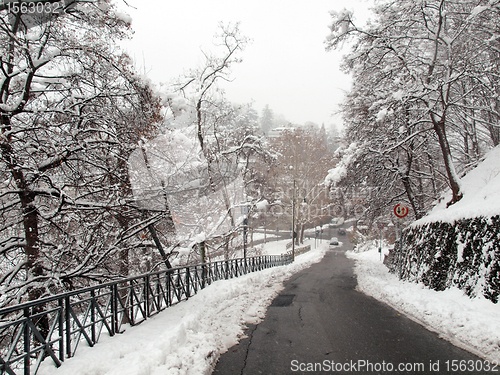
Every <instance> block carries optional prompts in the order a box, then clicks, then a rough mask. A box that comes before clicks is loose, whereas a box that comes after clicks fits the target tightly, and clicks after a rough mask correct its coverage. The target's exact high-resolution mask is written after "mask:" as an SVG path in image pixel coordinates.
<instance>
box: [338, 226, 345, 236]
mask: <svg viewBox="0 0 500 375" xmlns="http://www.w3.org/2000/svg"><path fill="white" fill-rule="evenodd" d="M339 234H340V235H341V236H345V229H344V228H339Z"/></svg>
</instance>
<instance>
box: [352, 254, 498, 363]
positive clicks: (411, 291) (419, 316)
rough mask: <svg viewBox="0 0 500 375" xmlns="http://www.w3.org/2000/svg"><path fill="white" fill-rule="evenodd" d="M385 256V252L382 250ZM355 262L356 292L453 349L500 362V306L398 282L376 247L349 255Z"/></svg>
mask: <svg viewBox="0 0 500 375" xmlns="http://www.w3.org/2000/svg"><path fill="white" fill-rule="evenodd" d="M383 251H385V253H387V250H383ZM347 255H348V257H350V258H353V259H355V261H356V266H355V272H356V275H357V280H358V289H359V290H360V291H362V292H363V293H365V294H368V295H370V296H372V297H374V298H376V299H378V300H380V301H382V302H385V303H387V304H389V305H390V306H392V307H394V308H395V309H396V310H398V311H400V312H402V313H404V314H405V315H407V316H409V317H410V318H412V319H413V320H415V321H417V322H419V323H420V324H422V325H424V326H425V327H427V328H428V329H430V330H432V331H435V332H437V333H439V334H441V336H442V337H443V338H445V339H447V340H449V341H451V342H452V343H453V344H455V345H456V346H459V347H462V348H464V349H466V350H469V351H472V352H474V353H475V354H477V355H479V356H481V357H483V358H486V359H489V360H490V361H496V363H499V361H500V320H499V319H498V317H499V316H500V304H494V303H492V302H491V301H489V300H487V299H485V298H479V297H478V298H475V299H470V298H469V297H467V296H465V295H464V294H463V292H462V291H461V290H459V289H457V288H451V289H448V290H445V291H442V292H436V291H434V290H430V289H427V288H425V286H424V285H422V284H416V283H411V282H404V281H400V280H399V279H398V277H397V276H396V275H393V274H390V273H389V272H388V269H387V268H386V267H385V266H384V265H383V264H382V262H381V260H380V254H379V253H378V248H377V247H376V246H375V244H374V245H373V247H372V248H371V249H370V250H369V251H366V252H362V253H354V252H348V253H347Z"/></svg>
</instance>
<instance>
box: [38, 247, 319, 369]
mask: <svg viewBox="0 0 500 375" xmlns="http://www.w3.org/2000/svg"><path fill="white" fill-rule="evenodd" d="M288 241H289V240H286V241H279V242H274V243H271V244H269V247H270V249H269V250H270V252H271V253H273V252H275V251H276V250H277V248H278V247H279V248H280V249H281V252H285V244H286V242H288ZM326 249H327V247H326V245H325V246H324V247H319V248H318V249H313V250H311V251H310V252H308V253H306V254H303V255H301V256H298V257H297V258H296V260H295V262H294V263H293V264H290V265H287V266H282V267H274V268H270V269H267V270H263V271H259V272H254V273H250V274H248V275H245V276H241V277H238V278H235V279H231V280H223V281H217V282H215V283H213V284H211V285H210V286H208V287H207V288H205V289H203V290H201V291H200V292H199V293H198V294H196V295H195V296H193V297H192V298H190V299H189V300H187V301H185V302H181V303H179V304H177V305H175V306H173V307H170V308H168V309H166V310H164V311H163V312H161V313H160V314H158V315H157V316H155V317H153V318H151V319H149V320H147V321H145V322H143V323H142V324H140V325H139V326H136V327H127V329H126V331H125V332H124V333H123V334H120V335H117V336H115V337H108V336H107V334H103V336H102V337H101V339H100V341H99V343H98V344H97V345H96V346H95V347H93V348H89V347H87V346H86V345H85V344H84V343H81V346H80V347H79V348H78V351H77V353H76V356H75V357H74V358H71V359H69V360H66V362H65V363H64V364H63V365H62V367H60V368H59V369H57V370H56V369H55V367H54V366H53V364H52V363H51V361H50V359H49V360H46V361H45V362H44V363H43V364H42V368H41V369H40V371H39V372H38V374H40V375H66V374H67V375H105V374H106V375H111V374H115V375H165V374H169V375H174V374H210V373H211V372H212V369H213V366H214V365H215V363H216V362H217V359H218V358H219V354H220V353H223V352H225V351H227V349H228V348H230V347H231V346H233V345H235V344H236V343H237V342H238V340H239V339H240V338H241V337H242V335H243V331H244V329H245V326H246V325H247V324H257V323H259V322H260V320H261V319H262V318H264V316H265V313H266V309H267V307H268V306H269V305H270V303H271V301H272V300H273V299H274V297H276V295H277V294H278V293H279V292H280V291H281V290H282V289H283V282H284V281H285V280H287V279H288V278H289V277H291V276H292V275H293V274H294V273H296V272H298V271H300V270H302V269H305V268H307V267H309V266H310V265H311V264H313V263H317V262H319V261H320V260H321V259H322V258H323V256H324V254H325V251H326ZM264 252H266V253H267V246H266V247H264Z"/></svg>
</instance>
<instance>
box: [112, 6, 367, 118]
mask: <svg viewBox="0 0 500 375" xmlns="http://www.w3.org/2000/svg"><path fill="white" fill-rule="evenodd" d="M127 2H128V3H129V4H130V5H132V6H133V7H135V8H136V9H132V8H128V9H126V8H124V6H123V5H121V6H120V8H121V9H122V10H124V11H126V12H127V13H129V14H130V15H131V16H132V19H133V23H132V27H133V29H134V30H135V35H134V39H133V40H132V41H131V42H129V43H127V45H126V46H127V49H128V50H129V52H130V54H131V55H132V57H134V59H135V62H136V65H137V67H138V68H139V69H141V71H142V72H145V73H146V74H147V76H148V77H149V78H150V79H151V80H152V81H153V82H156V83H159V82H168V81H170V80H171V79H172V78H174V77H177V76H178V75H180V74H181V73H182V72H183V71H184V70H188V69H190V68H195V67H196V66H198V65H199V64H201V62H202V61H203V58H202V57H203V55H202V53H201V49H203V50H205V51H210V50H211V49H212V48H213V47H212V45H213V41H214V38H213V36H214V34H215V33H216V31H217V27H218V24H219V23H220V22H223V23H225V24H227V23H229V22H232V23H235V22H240V30H241V32H242V34H243V35H245V36H246V37H248V38H250V39H251V40H252V42H251V43H250V44H249V45H248V46H247V48H246V49H245V51H244V52H243V62H242V63H240V64H239V65H237V66H235V67H234V68H233V74H232V77H233V81H232V82H230V83H227V84H224V85H223V88H224V89H225V91H226V94H227V98H228V99H229V100H230V101H232V102H235V103H248V102H252V101H253V102H254V105H253V107H254V108H255V109H256V110H257V111H258V112H259V114H261V112H262V108H263V107H264V106H265V105H266V104H268V105H269V106H270V108H271V109H272V110H273V111H274V112H275V114H282V115H283V116H285V117H286V118H287V119H288V120H289V121H291V122H294V123H304V122H306V121H313V122H315V123H317V124H320V125H321V124H322V123H325V125H327V126H328V125H329V124H332V123H337V124H340V120H339V118H338V117H336V118H332V117H331V115H332V114H333V113H334V112H335V111H336V110H337V104H338V103H339V102H340V101H341V100H342V95H343V91H344V90H346V89H348V87H349V81H350V80H349V77H348V76H346V75H344V74H343V73H341V72H340V71H339V68H338V66H339V62H340V55H341V53H342V52H341V53H337V52H326V51H325V45H324V40H325V37H326V36H327V35H328V32H329V29H328V25H329V24H330V20H331V18H330V15H329V11H330V10H340V9H342V8H344V7H346V8H348V9H352V10H355V16H356V15H358V17H359V18H362V17H366V16H365V14H366V10H365V9H366V8H367V7H368V5H367V1H366V0H351V1H350V2H349V3H348V4H346V3H345V1H341V0H312V1H311V0H307V1H305V0H292V1H290V0H252V1H236V0H209V1H207V0H182V1H175V2H173V1H164V0H149V1H147V2H146V1H144V0H142V1H140V0H127ZM146 4H147V5H146ZM356 8H357V10H356Z"/></svg>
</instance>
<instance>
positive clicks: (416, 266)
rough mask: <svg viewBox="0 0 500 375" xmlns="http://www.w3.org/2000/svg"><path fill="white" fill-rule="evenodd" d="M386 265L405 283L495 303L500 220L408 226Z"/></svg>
mask: <svg viewBox="0 0 500 375" xmlns="http://www.w3.org/2000/svg"><path fill="white" fill-rule="evenodd" d="M398 247H399V246H395V249H394V250H393V251H392V252H391V254H390V255H389V258H388V259H387V261H386V264H387V265H388V267H389V269H390V270H391V271H392V272H395V273H399V275H400V278H401V279H403V280H410V281H416V282H422V283H424V284H425V285H427V286H428V287H429V288H432V289H435V290H444V289H447V288H449V287H450V286H456V287H458V288H460V289H462V290H464V292H465V293H466V294H467V295H468V296H470V297H475V296H477V295H480V294H483V295H484V296H485V297H486V298H488V299H490V300H492V301H493V302H495V303H496V302H498V297H499V295H500V216H499V215H496V216H493V217H490V218H485V217H476V218H471V219H462V220H457V221H456V222H455V223H447V222H434V223H427V224H423V225H420V226H412V227H410V228H407V229H406V230H405V231H404V233H403V246H402V247H403V252H402V253H401V252H400V251H399V248H398Z"/></svg>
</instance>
